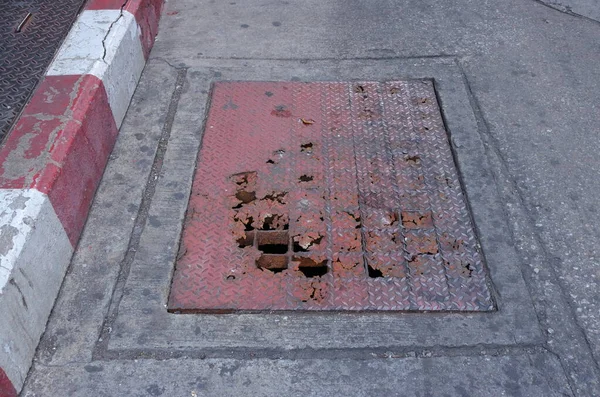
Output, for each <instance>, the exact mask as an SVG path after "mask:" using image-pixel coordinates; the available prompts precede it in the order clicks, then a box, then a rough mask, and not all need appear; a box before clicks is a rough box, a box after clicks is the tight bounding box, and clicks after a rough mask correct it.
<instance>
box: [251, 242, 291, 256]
mask: <svg viewBox="0 0 600 397" xmlns="http://www.w3.org/2000/svg"><path fill="white" fill-rule="evenodd" d="M258 249H259V250H261V251H262V252H264V253H265V254H285V253H286V252H287V250H288V247H287V245H283V244H265V245H259V246H258Z"/></svg>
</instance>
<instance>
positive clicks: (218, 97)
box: [169, 81, 493, 312]
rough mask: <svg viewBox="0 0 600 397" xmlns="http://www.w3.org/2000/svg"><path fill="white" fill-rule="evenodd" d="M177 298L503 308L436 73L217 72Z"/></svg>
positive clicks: (278, 304) (286, 304)
mask: <svg viewBox="0 0 600 397" xmlns="http://www.w3.org/2000/svg"><path fill="white" fill-rule="evenodd" d="M169 309H170V310H171V311H182V312H228V311H236V310H355V311H357V310H360V311H362V310H397V311H400V310H432V311H444V310H467V311H485V310H493V303H492V299H491V296H490V292H489V290H488V286H487V283H486V277H485V269H484V265H483V261H482V256H481V254H480V253H479V251H478V244H477V241H476V236H475V234H474V231H473V227H472V224H471V221H470V216H469V213H468V210H467V206H466V203H465V199H464V197H463V193H462V189H461V186H460V182H459V180H458V175H457V171H456V169H455V166H454V161H453V157H452V153H451V150H450V147H449V145H448V138H447V135H446V131H445V129H444V126H443V123H442V120H441V116H440V113H439V109H438V106H437V100H436V97H435V92H434V90H433V86H432V83H431V82H430V81H394V82H385V83H378V82H363V83H350V82H344V83H340V82H334V83H329V82H322V83H268V82H239V83H234V82H221V83H216V84H215V86H214V91H213V95H212V101H211V109H210V112H209V117H208V120H207V124H206V130H205V136H204V140H203V146H202V149H201V151H200V156H199V163H198V168H197V172H196V175H195V180H194V184H193V189H192V194H191V196H190V202H189V207H188V213H187V218H186V222H185V225H184V231H183V235H182V241H181V247H180V252H179V256H178V261H177V264H176V270H175V274H174V278H173V285H172V289H171V294H170V299H169Z"/></svg>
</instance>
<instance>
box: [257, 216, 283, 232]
mask: <svg viewBox="0 0 600 397" xmlns="http://www.w3.org/2000/svg"><path fill="white" fill-rule="evenodd" d="M283 219H286V216H285V215H281V214H272V215H269V216H266V217H265V219H264V220H263V223H262V225H261V227H260V229H261V230H281V229H283V230H288V229H289V228H290V225H289V223H287V222H282V220H283Z"/></svg>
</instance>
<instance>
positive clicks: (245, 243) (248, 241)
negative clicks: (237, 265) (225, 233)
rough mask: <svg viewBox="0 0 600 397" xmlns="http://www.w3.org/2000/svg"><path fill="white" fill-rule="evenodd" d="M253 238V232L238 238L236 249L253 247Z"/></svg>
mask: <svg viewBox="0 0 600 397" xmlns="http://www.w3.org/2000/svg"><path fill="white" fill-rule="evenodd" d="M254 236H255V232H253V231H250V232H246V233H244V236H243V237H240V238H238V239H237V244H238V247H240V248H244V247H251V246H253V245H254Z"/></svg>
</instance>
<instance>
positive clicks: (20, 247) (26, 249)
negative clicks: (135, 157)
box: [0, 0, 163, 397]
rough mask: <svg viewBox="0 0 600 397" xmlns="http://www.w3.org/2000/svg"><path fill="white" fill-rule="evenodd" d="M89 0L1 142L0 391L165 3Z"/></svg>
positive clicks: (81, 214) (36, 328) (83, 208)
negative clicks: (17, 118) (20, 113)
mask: <svg viewBox="0 0 600 397" xmlns="http://www.w3.org/2000/svg"><path fill="white" fill-rule="evenodd" d="M123 2H124V0H91V1H89V2H88V4H87V6H86V7H85V9H84V10H83V12H82V13H81V14H80V15H79V17H78V18H77V20H76V22H75V24H74V25H73V27H72V29H71V31H70V33H69V35H68V36H67V38H66V40H65V42H64V43H63V45H62V46H61V48H60V49H59V51H58V53H57V56H56V58H55V59H54V61H53V62H52V64H51V65H50V67H49V69H48V72H47V74H46V76H45V77H44V79H43V81H42V82H41V83H40V85H39V86H38V88H37V89H36V91H35V92H34V94H33V96H32V98H31V100H30V102H29V103H28V104H27V106H26V107H25V109H24V111H23V113H22V115H21V116H20V118H19V120H18V121H17V123H16V124H15V126H14V128H13V129H12V131H11V132H10V134H9V136H8V137H7V139H6V142H5V144H4V145H3V146H2V147H1V148H0V397H8V396H16V392H17V391H18V390H20V389H21V388H22V386H23V382H24V379H25V376H26V374H27V371H28V370H29V367H30V365H31V361H32V358H33V355H34V352H35V349H36V347H37V344H38V342H39V338H40V336H41V334H42V332H43V331H44V328H45V325H46V321H47V319H48V316H49V314H50V310H51V309H52V306H53V304H54V301H55V299H56V296H57V294H58V290H59V287H60V285H61V282H62V279H63V277H64V274H65V271H66V269H67V266H68V264H69V261H70V259H71V256H72V254H73V251H74V248H75V246H76V244H77V241H78V240H79V236H80V234H81V231H82V229H83V226H84V224H85V221H86V218H87V213H88V210H89V207H90V204H91V202H92V199H93V197H94V193H95V191H96V187H97V186H98V183H99V182H100V179H101V177H102V173H103V172H104V167H105V165H106V163H107V160H108V157H109V155H110V152H111V150H112V148H113V145H114V143H115V140H116V138H117V133H118V129H119V127H120V125H121V122H122V121H123V118H124V117H125V113H126V111H127V107H128V106H129V101H130V100H131V97H132V96H133V92H134V90H135V88H136V86H137V82H138V80H139V78H140V75H141V73H142V69H143V68H144V65H145V63H146V58H147V57H148V54H149V52H150V49H151V47H152V45H153V43H154V37H155V36H156V33H157V31H158V20H159V18H160V12H161V8H162V4H163V0H127V1H126V2H125V4H124V5H123Z"/></svg>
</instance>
